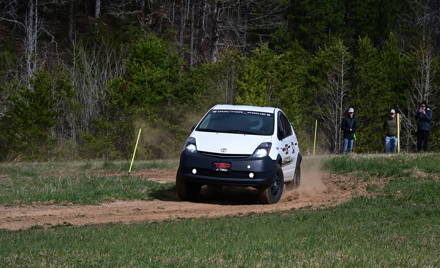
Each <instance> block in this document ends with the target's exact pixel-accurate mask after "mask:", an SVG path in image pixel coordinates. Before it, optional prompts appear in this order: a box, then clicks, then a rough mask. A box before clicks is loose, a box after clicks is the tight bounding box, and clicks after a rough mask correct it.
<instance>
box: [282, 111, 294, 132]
mask: <svg viewBox="0 0 440 268" xmlns="http://www.w3.org/2000/svg"><path fill="white" fill-rule="evenodd" d="M281 121H282V122H283V128H284V134H285V136H284V137H289V136H291V135H292V126H291V125H290V123H289V120H287V117H286V116H285V115H284V114H281Z"/></svg>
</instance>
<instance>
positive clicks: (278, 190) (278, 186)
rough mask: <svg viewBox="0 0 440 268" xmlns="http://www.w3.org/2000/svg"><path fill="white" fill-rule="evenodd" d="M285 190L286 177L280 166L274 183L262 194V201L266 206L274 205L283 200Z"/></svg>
mask: <svg viewBox="0 0 440 268" xmlns="http://www.w3.org/2000/svg"><path fill="white" fill-rule="evenodd" d="M283 190H284V175H283V170H282V169H281V167H280V165H277V168H276V172H275V178H274V180H273V183H272V184H271V185H270V186H269V187H267V188H265V189H263V190H262V191H261V192H260V201H261V202H262V203H264V204H274V203H277V202H278V201H279V200H280V199H281V195H282V194H283Z"/></svg>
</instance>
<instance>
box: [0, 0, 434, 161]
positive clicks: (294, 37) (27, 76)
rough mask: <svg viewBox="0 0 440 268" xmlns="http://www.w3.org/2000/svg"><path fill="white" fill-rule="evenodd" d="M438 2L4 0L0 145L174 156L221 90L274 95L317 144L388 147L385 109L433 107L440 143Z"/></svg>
mask: <svg viewBox="0 0 440 268" xmlns="http://www.w3.org/2000/svg"><path fill="white" fill-rule="evenodd" d="M439 26H440V4H439V2H438V1H434V0H401V1H396V0H389V1H385V0H368V1H365V0H362V1H361V0H351V1H350V0H316V1H307V0H275V1H269V0H237V1H232V0H163V1H158V0H127V1H122V0H116V1H107V0H93V1H91V0H88V1H87V0H26V1H25V0H22V1H19V0H5V1H2V2H0V152H1V154H0V158H1V160H14V159H30V160H32V159H41V160H42V159H66V158H72V159H76V158H106V159H116V158H127V157H128V156H129V154H130V152H131V150H132V146H133V140H134V136H135V133H136V129H137V128H139V127H142V128H143V129H144V131H143V133H144V134H143V137H142V144H141V146H140V151H139V153H140V157H142V158H164V157H175V156H177V155H178V153H179V150H180V147H181V144H182V143H183V140H184V138H185V136H186V135H187V134H188V132H189V131H190V129H191V126H192V125H193V124H194V123H195V122H196V121H197V120H198V119H199V118H200V116H202V115H203V113H204V112H205V111H206V110H207V109H208V108H209V107H210V106H212V105H214V104H217V103H232V104H250V105H263V106H278V107H280V108H282V109H283V110H284V111H285V112H286V114H287V115H288V117H289V119H290V121H291V122H292V123H293V124H294V126H295V129H296V131H297V132H298V136H299V138H300V141H301V145H302V149H303V151H305V153H307V152H308V151H310V148H311V143H312V136H313V127H314V122H315V120H318V125H319V130H320V131H319V139H318V140H319V146H320V150H321V151H323V152H338V151H339V150H340V147H341V135H342V134H341V131H340V122H341V119H342V117H343V116H344V113H345V110H346V109H347V108H348V107H354V108H355V110H356V117H357V118H358V121H359V125H360V126H359V133H358V135H357V136H358V140H357V143H356V146H355V151H357V152H381V151H383V148H384V145H383V136H384V133H383V130H382V123H383V117H384V116H385V115H386V113H387V112H388V111H389V110H390V109H392V108H394V109H396V110H397V111H398V112H400V113H401V117H402V141H401V143H402V149H403V150H405V151H413V150H414V148H415V131H416V124H415V123H416V122H415V111H416V107H417V104H418V103H420V102H421V101H423V100H426V101H427V102H428V103H429V105H430V106H431V108H432V109H433V110H434V122H433V130H432V134H431V139H432V149H433V150H439V149H440V148H439V146H440V142H439V141H438V137H439V135H440V130H439V127H438V125H437V124H436V115H437V113H436V106H437V104H438V102H439V96H440V94H439V90H438V87H439V85H440V80H439V79H440V76H439V68H440V64H439V63H440V61H439V59H440V58H439V53H438V51H439V48H440V46H439V40H440V30H439V29H440V27H439Z"/></svg>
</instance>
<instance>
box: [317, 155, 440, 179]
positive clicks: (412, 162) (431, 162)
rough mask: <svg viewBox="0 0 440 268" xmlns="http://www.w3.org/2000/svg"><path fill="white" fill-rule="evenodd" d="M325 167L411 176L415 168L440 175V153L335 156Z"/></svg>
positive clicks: (331, 169)
mask: <svg viewBox="0 0 440 268" xmlns="http://www.w3.org/2000/svg"><path fill="white" fill-rule="evenodd" d="M325 167H326V168H327V169H328V170H329V171H330V172H332V173H338V174H343V173H351V172H365V173H368V174H369V175H370V176H374V177H409V176H411V175H412V174H411V173H412V172H413V171H415V170H420V171H423V172H425V173H427V174H436V175H437V176H439V174H440V154H420V155H417V154H401V155H381V156H374V157H372V156H370V155H368V156H362V155H356V156H342V157H333V158H331V159H330V160H328V161H327V162H326V164H325Z"/></svg>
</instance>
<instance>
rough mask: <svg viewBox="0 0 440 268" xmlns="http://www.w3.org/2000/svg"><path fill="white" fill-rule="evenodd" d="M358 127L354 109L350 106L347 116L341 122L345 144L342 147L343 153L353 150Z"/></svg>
mask: <svg viewBox="0 0 440 268" xmlns="http://www.w3.org/2000/svg"><path fill="white" fill-rule="evenodd" d="M356 127H357V121H356V118H354V109H353V108H349V109H348V111H347V113H346V116H345V118H344V119H342V122H341V129H342V131H343V134H344V145H343V149H342V153H343V154H347V153H351V152H353V145H354V139H355V132H356Z"/></svg>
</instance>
